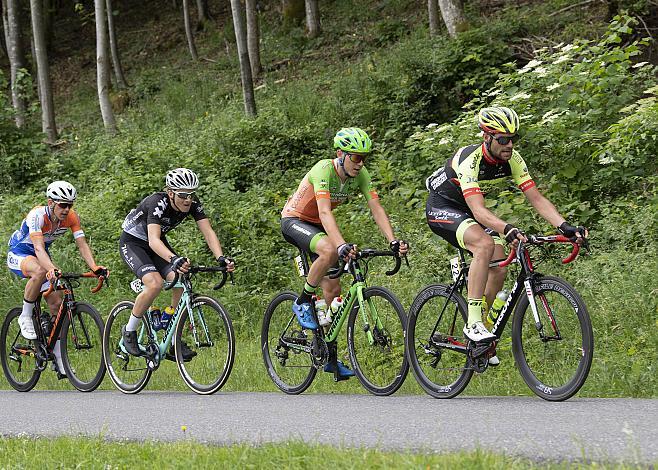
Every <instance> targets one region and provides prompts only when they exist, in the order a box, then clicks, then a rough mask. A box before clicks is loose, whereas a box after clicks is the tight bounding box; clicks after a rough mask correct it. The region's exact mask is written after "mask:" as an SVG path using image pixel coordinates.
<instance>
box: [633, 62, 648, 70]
mask: <svg viewBox="0 0 658 470" xmlns="http://www.w3.org/2000/svg"><path fill="white" fill-rule="evenodd" d="M648 63H649V62H638V63H637V64H635V65H634V66H633V68H634V69H639V68H640V67H644V66H645V65H647V64H648Z"/></svg>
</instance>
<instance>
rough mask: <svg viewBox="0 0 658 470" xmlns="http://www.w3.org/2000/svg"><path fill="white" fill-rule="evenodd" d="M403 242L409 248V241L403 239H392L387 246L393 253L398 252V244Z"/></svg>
mask: <svg viewBox="0 0 658 470" xmlns="http://www.w3.org/2000/svg"><path fill="white" fill-rule="evenodd" d="M403 243H404V244H405V245H407V248H409V243H407V242H406V241H405V240H393V241H392V242H391V243H389V245H388V246H389V247H390V248H391V251H392V252H393V253H400V245H401V244H403Z"/></svg>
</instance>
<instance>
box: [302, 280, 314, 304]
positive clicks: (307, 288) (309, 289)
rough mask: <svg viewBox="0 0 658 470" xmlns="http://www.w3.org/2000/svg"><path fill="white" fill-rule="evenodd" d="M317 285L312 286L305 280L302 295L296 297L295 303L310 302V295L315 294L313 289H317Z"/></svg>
mask: <svg viewBox="0 0 658 470" xmlns="http://www.w3.org/2000/svg"><path fill="white" fill-rule="evenodd" d="M317 287H318V286H312V285H310V284H309V283H308V281H306V282H305V283H304V290H303V291H302V295H300V296H299V298H298V299H297V305H301V304H308V303H310V302H311V297H313V295H314V294H315V289H317Z"/></svg>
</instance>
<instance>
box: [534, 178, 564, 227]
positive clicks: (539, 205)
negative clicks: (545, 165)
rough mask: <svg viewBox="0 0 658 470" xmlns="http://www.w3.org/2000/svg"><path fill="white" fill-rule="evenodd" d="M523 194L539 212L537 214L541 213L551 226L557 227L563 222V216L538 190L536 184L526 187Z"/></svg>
mask: <svg viewBox="0 0 658 470" xmlns="http://www.w3.org/2000/svg"><path fill="white" fill-rule="evenodd" d="M524 194H525V197H526V198H527V199H528V201H529V202H530V204H532V207H534V208H535V210H536V211H537V213H539V215H541V216H542V217H543V218H544V219H545V220H546V221H547V222H548V223H549V224H551V225H553V227H559V226H560V224H561V223H562V222H564V217H562V216H561V215H560V213H559V212H558V211H557V209H556V208H555V206H554V205H553V203H552V202H551V201H549V200H548V199H546V197H544V195H543V194H542V193H540V192H539V190H538V189H537V187H536V186H533V187H532V188H530V189H527V190H526V191H525V192H524Z"/></svg>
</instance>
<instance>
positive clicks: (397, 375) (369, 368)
mask: <svg viewBox="0 0 658 470" xmlns="http://www.w3.org/2000/svg"><path fill="white" fill-rule="evenodd" d="M375 257H393V258H394V259H395V267H394V268H393V269H392V270H391V271H388V272H386V274H388V275H394V274H396V273H397V272H398V271H399V270H400V265H401V258H400V257H399V255H397V254H396V253H393V252H391V251H376V250H373V249H364V250H361V251H359V252H358V253H357V256H356V258H355V259H353V260H350V261H349V262H348V263H346V264H343V263H341V265H340V266H339V268H338V269H337V270H335V271H334V272H333V273H331V274H330V275H329V277H331V278H338V277H340V276H341V275H343V274H344V273H349V274H351V275H352V277H353V278H354V280H353V282H352V286H351V287H350V289H349V291H348V292H347V294H346V295H345V296H344V301H343V304H342V305H341V306H340V308H339V309H338V311H336V312H332V317H333V320H332V322H331V324H330V325H328V326H326V327H324V328H323V327H320V328H319V329H318V330H316V331H310V330H305V329H302V327H301V326H300V325H299V323H298V321H297V318H296V316H295V314H293V313H292V303H293V302H294V301H296V300H297V294H295V293H294V292H290V291H286V292H281V293H280V294H278V295H277V296H276V297H275V298H274V299H273V300H272V301H271V302H270V304H269V306H268V307H267V310H266V311H265V317H264V319H263V326H262V330H261V350H262V353H263V360H264V361H265V367H266V368H267V372H268V374H269V376H270V378H271V379H272V381H273V382H274V383H275V384H276V386H277V387H278V388H279V389H281V390H282V391H283V392H285V393H287V394H290V395H296V394H299V393H302V392H303V391H304V390H306V389H307V388H308V387H309V386H310V385H311V383H312V382H313V379H314V378H315V375H316V373H317V371H318V369H320V368H323V367H324V366H325V365H326V364H332V365H333V370H335V372H334V380H336V381H338V380H341V379H343V377H341V376H339V374H338V370H337V367H336V361H337V346H336V343H337V340H338V337H339V334H340V331H341V329H342V326H343V323H344V322H345V319H347V348H348V351H349V357H350V361H351V363H352V367H353V368H354V373H355V375H356V376H357V377H358V379H359V381H360V382H361V384H362V385H363V386H364V387H365V388H366V389H367V390H368V391H369V392H370V393H372V394H374V395H391V394H392V393H394V392H395V391H396V390H398V389H399V388H400V386H401V385H402V383H403V382H404V379H405V377H406V376H407V373H408V371H409V365H408V363H407V360H406V358H405V354H404V328H405V325H406V314H405V311H404V309H403V308H402V305H401V304H400V302H399V301H398V299H397V298H396V297H395V296H394V295H393V293H392V292H391V291H389V290H388V289H386V288H384V287H369V286H368V285H367V283H366V278H367V274H368V262H369V260H372V259H373V258H375ZM297 259H298V262H299V263H300V264H301V266H300V273H301V274H303V275H306V274H307V273H308V260H307V257H306V254H305V253H304V252H303V251H302V250H300V257H299V258H297ZM311 305H312V310H313V315H315V318H316V320H317V313H316V312H315V307H314V305H313V303H311Z"/></svg>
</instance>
